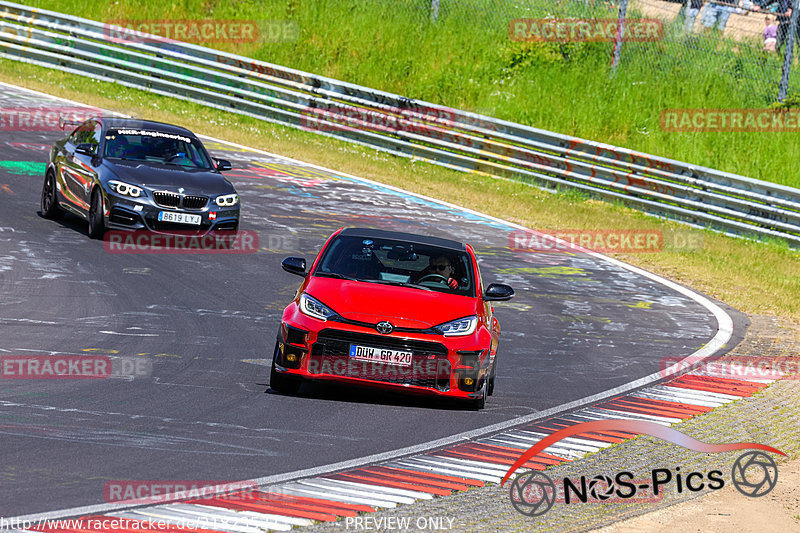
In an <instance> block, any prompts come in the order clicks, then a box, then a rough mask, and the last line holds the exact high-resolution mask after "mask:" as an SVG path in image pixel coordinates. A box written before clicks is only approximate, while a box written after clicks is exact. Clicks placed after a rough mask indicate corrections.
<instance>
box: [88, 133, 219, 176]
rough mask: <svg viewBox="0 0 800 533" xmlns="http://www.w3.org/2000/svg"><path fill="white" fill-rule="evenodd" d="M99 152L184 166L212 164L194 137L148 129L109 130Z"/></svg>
mask: <svg viewBox="0 0 800 533" xmlns="http://www.w3.org/2000/svg"><path fill="white" fill-rule="evenodd" d="M103 156H104V157H107V158H112V159H123V160H125V161H142V162H149V163H161V164H164V165H177V166H181V167H186V168H200V169H210V168H212V165H211V161H210V159H209V157H208V154H207V153H206V151H205V149H204V148H203V146H202V144H200V141H199V140H197V139H196V138H193V137H187V136H185V135H180V134H175V133H166V132H163V131H153V130H149V129H148V130H139V129H127V128H119V129H111V130H109V131H108V132H107V133H106V138H105V149H104V151H103Z"/></svg>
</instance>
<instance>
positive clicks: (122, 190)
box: [108, 180, 143, 198]
mask: <svg viewBox="0 0 800 533" xmlns="http://www.w3.org/2000/svg"><path fill="white" fill-rule="evenodd" d="M108 187H109V188H110V189H111V190H112V191H114V192H115V193H117V194H121V195H123V196H130V197H131V198H139V197H140V196H142V192H143V191H142V188H141V187H137V186H136V185H131V184H130V183H123V182H121V181H116V180H110V181H109V182H108Z"/></svg>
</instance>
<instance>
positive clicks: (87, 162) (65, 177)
mask: <svg viewBox="0 0 800 533" xmlns="http://www.w3.org/2000/svg"><path fill="white" fill-rule="evenodd" d="M101 132H102V125H101V124H100V123H99V122H97V121H95V120H87V121H86V122H84V123H83V124H81V125H80V126H79V127H78V128H77V129H76V130H75V131H74V132H73V133H72V135H70V136H69V139H68V140H67V142H66V144H65V145H64V152H65V153H64V158H63V161H62V162H61V168H60V169H59V170H60V172H61V177H62V181H63V183H64V186H65V187H66V189H67V191H66V193H65V194H64V196H65V197H66V198H67V200H69V201H70V202H71V203H72V204H73V205H74V206H75V207H77V208H78V209H79V210H81V211H84V212H86V213H88V212H89V195H90V194H91V190H92V184H93V183H94V181H95V177H96V175H97V172H96V167H95V165H94V160H95V158H94V156H92V155H86V154H83V153H79V152H78V147H79V146H84V145H88V147H91V148H92V149H93V150H94V153H95V154H96V153H97V151H98V150H99V147H100V135H101Z"/></svg>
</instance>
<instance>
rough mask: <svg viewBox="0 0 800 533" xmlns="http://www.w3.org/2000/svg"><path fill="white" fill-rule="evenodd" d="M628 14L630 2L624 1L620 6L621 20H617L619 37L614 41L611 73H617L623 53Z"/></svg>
mask: <svg viewBox="0 0 800 533" xmlns="http://www.w3.org/2000/svg"><path fill="white" fill-rule="evenodd" d="M627 14H628V0H622V2H620V4H619V18H618V20H617V37H616V39H614V58H613V59H612V60H611V72H612V73H615V72H616V71H617V65H619V56H620V54H621V53H622V36H623V34H624V30H625V18H626V16H627Z"/></svg>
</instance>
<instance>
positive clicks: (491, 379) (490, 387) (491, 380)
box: [486, 356, 497, 396]
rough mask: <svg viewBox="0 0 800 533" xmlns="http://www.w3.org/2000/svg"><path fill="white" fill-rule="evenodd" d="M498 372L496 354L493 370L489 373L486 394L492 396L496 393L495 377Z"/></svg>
mask: <svg viewBox="0 0 800 533" xmlns="http://www.w3.org/2000/svg"><path fill="white" fill-rule="evenodd" d="M496 374H497V356H495V359H494V363H492V370H491V372H490V373H489V381H488V382H487V385H486V394H487V395H489V396H491V395H492V394H494V378H495V375H496Z"/></svg>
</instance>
